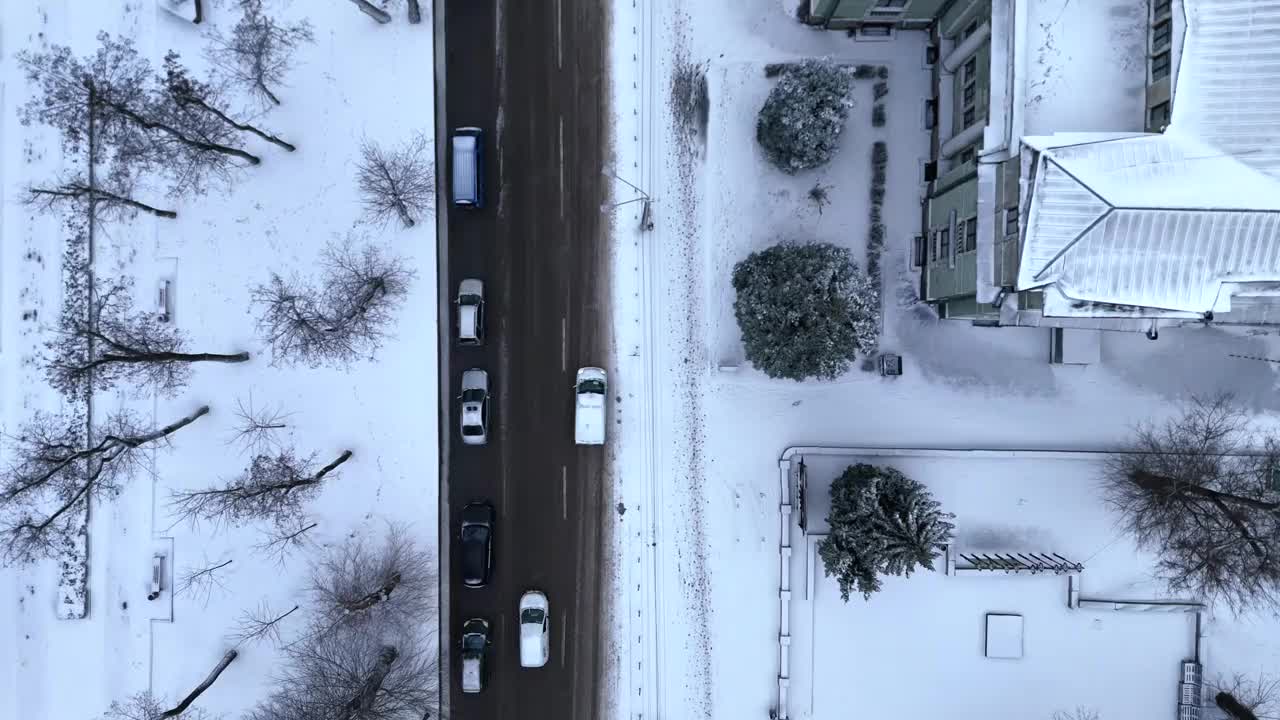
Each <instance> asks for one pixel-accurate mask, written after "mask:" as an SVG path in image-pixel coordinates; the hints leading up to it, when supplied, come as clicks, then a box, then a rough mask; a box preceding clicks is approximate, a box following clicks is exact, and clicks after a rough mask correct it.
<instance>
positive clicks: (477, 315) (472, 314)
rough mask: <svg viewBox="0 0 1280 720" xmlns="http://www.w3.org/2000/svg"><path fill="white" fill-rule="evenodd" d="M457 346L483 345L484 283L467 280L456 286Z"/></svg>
mask: <svg viewBox="0 0 1280 720" xmlns="http://www.w3.org/2000/svg"><path fill="white" fill-rule="evenodd" d="M456 302H457V303H458V344H459V345H483V344H484V283H483V282H481V281H480V280H476V279H475V278H467V279H466V280H463V281H462V282H461V283H459V284H458V299H457V301H456Z"/></svg>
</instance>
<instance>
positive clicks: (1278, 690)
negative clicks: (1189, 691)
mask: <svg viewBox="0 0 1280 720" xmlns="http://www.w3.org/2000/svg"><path fill="white" fill-rule="evenodd" d="M1207 684H1208V685H1209V688H1210V689H1211V690H1212V691H1213V693H1214V698H1213V700H1214V704H1215V705H1217V706H1218V708H1219V709H1221V710H1222V711H1223V712H1225V713H1227V715H1228V716H1229V717H1231V718H1232V720H1277V718H1280V678H1277V677H1275V676H1273V675H1268V674H1266V673H1263V672H1259V673H1258V675H1257V677H1252V676H1249V675H1245V674H1243V673H1236V674H1234V675H1232V676H1231V677H1229V678H1228V677H1219V678H1218V679H1217V680H1216V681H1215V682H1212V683H1207Z"/></svg>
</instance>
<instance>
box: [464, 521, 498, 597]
mask: <svg viewBox="0 0 1280 720" xmlns="http://www.w3.org/2000/svg"><path fill="white" fill-rule="evenodd" d="M460 541H461V542H460V543H459V545H460V546H461V555H462V558H461V565H462V584H463V585H466V586H467V587H473V588H477V587H484V586H485V585H487V584H488V583H489V573H490V571H491V570H492V568H493V506H492V505H490V504H489V503H487V502H473V503H469V504H467V506H466V507H464V508H462V531H461V534H460Z"/></svg>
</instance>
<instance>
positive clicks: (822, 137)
mask: <svg viewBox="0 0 1280 720" xmlns="http://www.w3.org/2000/svg"><path fill="white" fill-rule="evenodd" d="M850 75H851V73H850V72H849V70H848V68H845V67H842V66H840V65H836V64H834V63H832V62H830V61H826V60H805V61H803V62H800V63H797V64H795V65H792V66H789V67H787V68H785V69H784V70H783V72H782V74H781V76H780V78H779V80H778V84H777V85H775V86H774V87H773V90H772V91H770V93H769V97H768V99H766V100H765V102H764V106H763V107H761V108H760V114H759V116H758V117H757V120H756V141H757V142H759V143H760V147H761V148H763V150H764V153H765V156H766V157H767V158H769V162H771V163H773V164H774V165H775V166H776V167H777V168H778V169H779V170H782V171H783V172H785V173H787V174H795V173H796V172H799V171H800V170H806V169H809V168H815V167H818V166H820V165H823V164H825V163H827V162H828V161H830V160H831V157H832V156H833V155H835V152H836V149H837V148H838V147H839V140H840V133H841V132H842V131H843V130H844V122H845V119H846V118H847V117H848V116H849V108H851V107H852V106H853V101H852V100H851V99H850V95H851V93H852V91H853V84H852V80H851V77H850Z"/></svg>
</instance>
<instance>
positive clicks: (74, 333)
mask: <svg viewBox="0 0 1280 720" xmlns="http://www.w3.org/2000/svg"><path fill="white" fill-rule="evenodd" d="M88 304H89V306H88V308H82V307H78V306H77V303H69V304H68V305H67V306H66V307H64V308H63V312H62V316H61V318H60V320H59V325H58V328H57V335H55V337H54V338H53V339H52V340H50V341H49V342H48V343H46V346H45V347H46V350H47V353H46V357H45V377H46V378H47V379H48V381H49V384H50V385H52V386H53V387H54V388H55V389H57V390H58V391H60V392H61V393H62V394H64V395H66V396H67V397H70V398H73V399H74V398H78V397H81V396H82V395H83V394H84V393H85V392H87V391H88V390H90V389H96V390H108V389H110V388H112V387H114V386H115V385H116V384H117V383H120V382H127V383H130V384H133V385H145V386H148V387H151V388H153V389H155V390H156V391H157V392H160V393H161V394H165V395H172V394H174V393H175V392H177V391H178V390H179V389H181V388H182V387H183V386H185V385H186V384H187V382H188V380H189V379H190V375H191V365H192V363H198V362H220V363H240V362H245V361H246V360H248V359H249V353H247V352H238V353H231V354H221V353H192V352H187V351H186V345H187V338H186V336H185V335H184V334H183V333H182V331H180V330H178V329H177V328H176V327H174V326H173V325H172V324H170V323H165V322H161V320H160V318H159V317H158V316H157V315H156V314H155V313H146V312H136V311H135V310H134V309H133V298H132V294H131V288H130V285H129V281H127V280H125V279H123V278H118V279H116V280H114V281H111V282H103V283H99V284H98V285H97V287H95V288H94V289H93V291H92V292H90V293H89V299H88ZM90 380H91V381H92V388H90V387H89V381H90Z"/></svg>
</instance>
